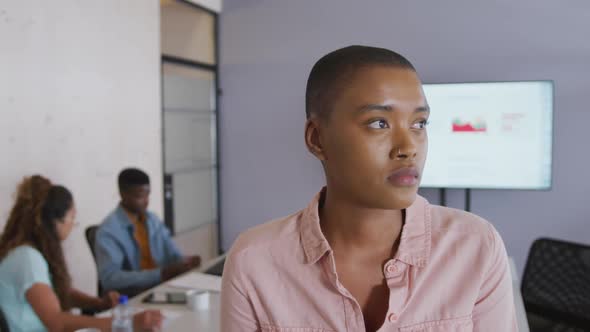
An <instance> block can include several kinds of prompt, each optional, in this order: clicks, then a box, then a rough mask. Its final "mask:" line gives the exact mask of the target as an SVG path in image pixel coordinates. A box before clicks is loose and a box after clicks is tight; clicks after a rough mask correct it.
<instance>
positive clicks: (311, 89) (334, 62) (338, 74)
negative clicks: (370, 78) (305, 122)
mask: <svg viewBox="0 0 590 332" xmlns="http://www.w3.org/2000/svg"><path fill="white" fill-rule="evenodd" d="M375 65H379V66H390V67H398V68H403V69H409V70H412V71H416V69H415V68H414V66H413V65H412V63H411V62H410V61H409V60H408V59H406V58H405V57H404V56H402V55H400V54H398V53H396V52H393V51H391V50H388V49H385V48H378V47H370V46H358V45H354V46H348V47H345V48H341V49H338V50H336V51H333V52H330V53H328V54H326V55H324V56H323V57H322V58H321V59H319V60H318V61H317V62H316V63H315V65H314V66H313V68H312V69H311V72H310V73H309V78H308V79H307V88H306V91H305V114H306V116H307V118H308V119H309V118H310V117H311V116H312V115H317V116H320V117H322V118H327V116H328V115H329V113H330V111H331V108H332V102H333V99H334V97H335V96H336V94H337V91H338V89H340V88H341V85H342V83H343V82H346V80H347V79H348V78H350V77H351V76H352V75H353V74H354V73H355V71H356V70H358V69H359V68H362V67H366V66H375Z"/></svg>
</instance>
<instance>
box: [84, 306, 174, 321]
mask: <svg viewBox="0 0 590 332" xmlns="http://www.w3.org/2000/svg"><path fill="white" fill-rule="evenodd" d="M130 309H131V314H132V315H135V314H137V313H140V312H142V311H144V310H145V309H142V308H138V307H130ZM160 313H162V316H164V322H162V325H163V326H166V325H168V324H169V323H170V321H173V320H175V319H176V318H178V317H180V316H181V315H182V313H180V312H176V311H172V310H166V309H160ZM111 315H112V310H107V311H104V312H101V313H99V314H97V315H96V317H111Z"/></svg>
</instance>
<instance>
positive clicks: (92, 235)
mask: <svg viewBox="0 0 590 332" xmlns="http://www.w3.org/2000/svg"><path fill="white" fill-rule="evenodd" d="M96 231H98V225H92V226H88V228H86V232H85V233H86V241H87V242H88V246H89V247H90V252H91V253H92V257H93V258H94V263H95V264H96V252H95V251H94V242H96ZM96 267H97V268H98V265H97V266H96ZM97 277H98V276H97ZM97 283H98V286H97V289H98V296H102V292H103V290H102V287H101V286H100V280H98V281H97Z"/></svg>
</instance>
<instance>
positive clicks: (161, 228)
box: [94, 205, 182, 290]
mask: <svg viewBox="0 0 590 332" xmlns="http://www.w3.org/2000/svg"><path fill="white" fill-rule="evenodd" d="M146 226H147V230H148V238H149V243H150V251H151V254H152V258H153V259H154V262H155V263H156V265H157V266H158V268H155V269H151V270H143V271H142V270H141V268H140V265H139V261H140V252H139V247H138V245H137V242H136V241H135V238H134V236H133V234H134V231H135V227H134V225H133V223H132V222H131V220H129V217H128V216H127V213H126V212H125V210H123V208H122V207H121V206H120V205H119V206H117V208H116V209H115V210H114V211H113V212H111V214H109V215H108V216H107V217H106V218H105V220H104V221H103V223H102V224H101V225H100V227H99V229H98V231H97V232H96V240H95V243H94V249H95V252H96V265H97V269H98V278H99V280H100V284H101V286H102V288H103V289H105V290H124V289H138V290H141V289H147V288H150V287H153V286H155V285H157V284H159V283H160V282H161V268H162V267H164V266H166V265H168V264H171V263H175V262H178V261H180V260H182V254H181V253H180V251H179V250H178V248H177V247H176V245H175V244H174V242H173V241H172V238H171V237H170V232H169V231H168V228H166V226H165V225H164V223H163V222H162V221H161V220H160V219H159V218H158V217H157V216H156V215H155V214H153V213H151V212H149V211H148V212H147V213H146Z"/></svg>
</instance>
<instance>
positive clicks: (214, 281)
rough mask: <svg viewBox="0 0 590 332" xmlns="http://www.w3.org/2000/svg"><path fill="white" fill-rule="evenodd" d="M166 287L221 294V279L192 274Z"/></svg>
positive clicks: (177, 279)
mask: <svg viewBox="0 0 590 332" xmlns="http://www.w3.org/2000/svg"><path fill="white" fill-rule="evenodd" d="M166 285H168V286H171V287H177V288H190V289H200V290H208V291H213V292H221V278H220V277H218V276H214V275H210V274H205V273H199V272H191V273H187V274H185V275H183V276H181V277H178V278H176V279H174V280H171V281H169V282H168V283H167V284H166Z"/></svg>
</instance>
